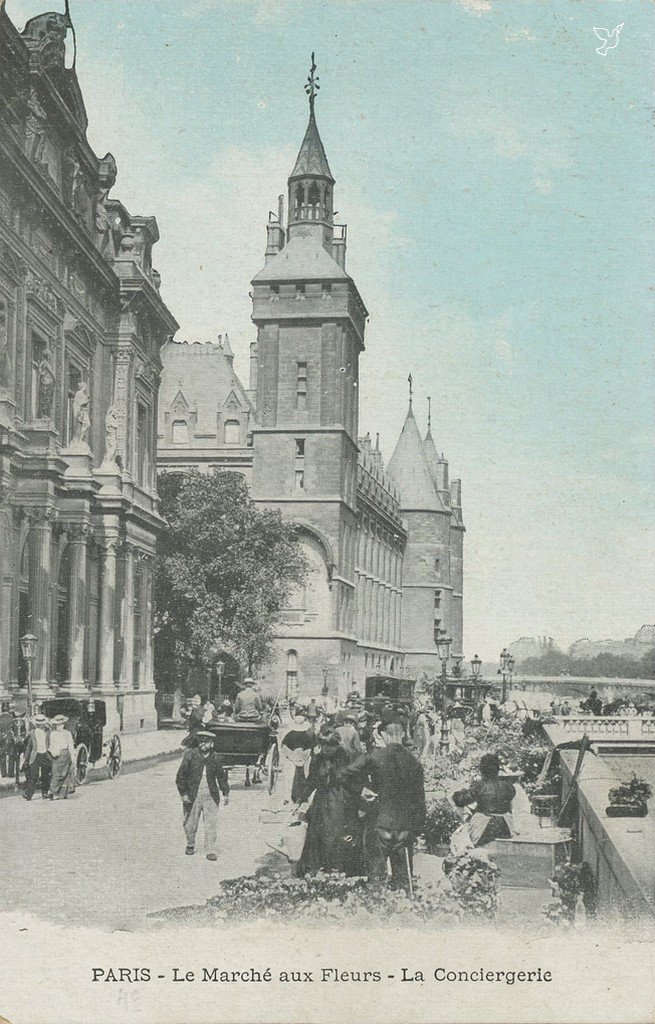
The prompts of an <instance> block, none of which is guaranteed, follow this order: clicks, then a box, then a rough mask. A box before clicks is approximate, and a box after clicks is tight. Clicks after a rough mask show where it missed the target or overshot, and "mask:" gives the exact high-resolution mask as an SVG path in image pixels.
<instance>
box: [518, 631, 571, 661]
mask: <svg viewBox="0 0 655 1024" xmlns="http://www.w3.org/2000/svg"><path fill="white" fill-rule="evenodd" d="M507 646H508V650H509V651H510V652H511V653H512V656H513V657H514V661H515V662H516V664H517V665H520V664H521V662H523V661H527V660H528V658H542V657H543V656H544V655H545V654H551V653H552V652H553V651H556V652H558V653H561V651H560V648H559V647H558V646H557V644H556V643H555V641H554V640H553V638H552V636H522V637H520V638H519V639H518V640H515V641H514V643H512V644H508V645H507Z"/></svg>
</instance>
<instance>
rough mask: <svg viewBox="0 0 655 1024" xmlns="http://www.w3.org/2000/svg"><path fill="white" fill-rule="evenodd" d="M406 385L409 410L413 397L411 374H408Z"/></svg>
mask: <svg viewBox="0 0 655 1024" xmlns="http://www.w3.org/2000/svg"><path fill="white" fill-rule="evenodd" d="M407 383H408V384H409V405H410V408H411V405H412V398H413V396H414V378H413V377H412V375H411V373H410V375H409V377H408V378H407Z"/></svg>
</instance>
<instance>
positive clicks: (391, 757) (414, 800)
mask: <svg viewBox="0 0 655 1024" xmlns="http://www.w3.org/2000/svg"><path fill="white" fill-rule="evenodd" d="M382 734H383V737H384V740H385V744H386V745H385V746H384V747H378V748H376V749H375V750H372V751H371V752H370V753H369V754H364V755H363V756H362V757H359V758H357V760H356V761H353V763H352V764H350V765H348V766H347V767H346V768H344V769H343V772H342V779H343V782H344V785H347V786H351V785H352V786H353V787H354V788H358V789H359V790H360V791H361V792H362V796H363V798H364V800H365V801H366V802H367V803H368V805H369V808H370V811H369V815H368V819H367V824H366V831H365V837H364V846H365V853H366V863H367V872H368V875H369V877H370V878H379V879H381V878H386V874H387V860H388V861H389V862H390V864H391V880H392V885H393V886H394V887H396V888H398V887H400V888H403V889H409V888H410V884H411V883H410V875H411V871H412V848H413V844H414V839H415V838H416V836H417V835H418V834H419V833H420V832H421V831H422V830H423V825H424V822H425V786H424V782H423V768H422V767H421V763H420V761H418V759H417V758H416V757H414V755H413V754H412V753H411V752H410V751H409V750H408V749H407V747H405V746H403V736H404V730H403V726H402V724H401V723H400V722H397V721H387V722H385V724H384V727H383V729H382Z"/></svg>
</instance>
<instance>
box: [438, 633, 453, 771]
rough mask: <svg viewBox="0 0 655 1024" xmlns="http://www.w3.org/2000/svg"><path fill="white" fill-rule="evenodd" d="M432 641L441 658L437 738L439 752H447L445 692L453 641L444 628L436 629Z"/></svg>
mask: <svg viewBox="0 0 655 1024" xmlns="http://www.w3.org/2000/svg"><path fill="white" fill-rule="evenodd" d="M434 642H435V644H436V647H437V654H438V655H439V658H440V659H441V737H440V739H439V753H441V754H447V753H448V751H449V750H450V736H449V734H448V694H447V683H448V658H449V657H450V645H451V644H452V642H453V641H452V638H451V637H449V636H448V631H447V630H446V629H439V630H437V634H436V636H435V638H434ZM435 704H436V701H435Z"/></svg>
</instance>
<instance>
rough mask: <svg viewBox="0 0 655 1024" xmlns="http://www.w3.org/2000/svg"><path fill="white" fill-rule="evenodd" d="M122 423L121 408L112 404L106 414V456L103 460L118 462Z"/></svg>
mask: <svg viewBox="0 0 655 1024" xmlns="http://www.w3.org/2000/svg"><path fill="white" fill-rule="evenodd" d="M121 423H122V417H121V413H120V409H119V408H118V406H116V405H110V406H109V408H108V409H107V415H106V416H105V457H104V459H103V462H110V463H114V464H115V463H116V461H117V455H118V431H119V427H120V426H121Z"/></svg>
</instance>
